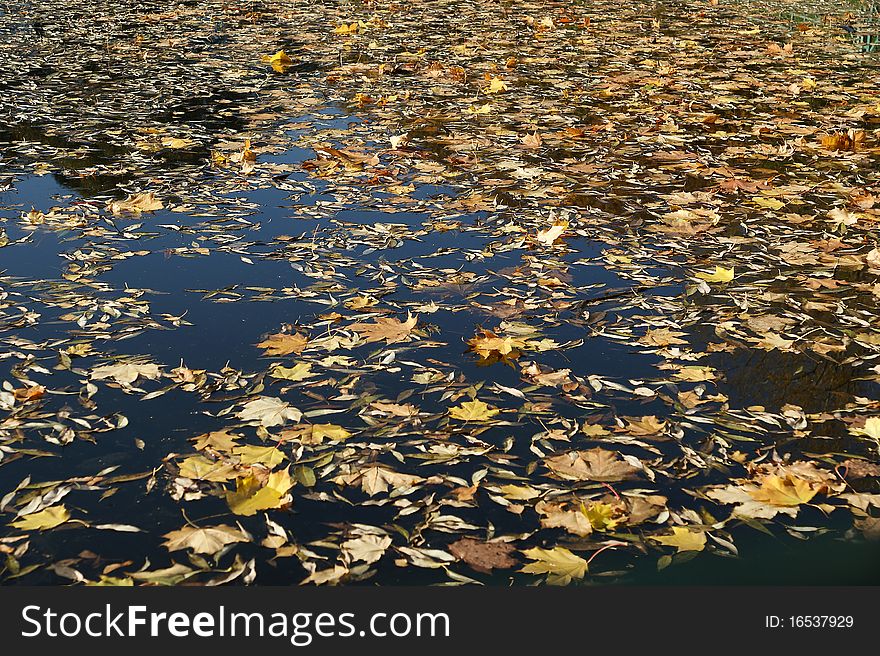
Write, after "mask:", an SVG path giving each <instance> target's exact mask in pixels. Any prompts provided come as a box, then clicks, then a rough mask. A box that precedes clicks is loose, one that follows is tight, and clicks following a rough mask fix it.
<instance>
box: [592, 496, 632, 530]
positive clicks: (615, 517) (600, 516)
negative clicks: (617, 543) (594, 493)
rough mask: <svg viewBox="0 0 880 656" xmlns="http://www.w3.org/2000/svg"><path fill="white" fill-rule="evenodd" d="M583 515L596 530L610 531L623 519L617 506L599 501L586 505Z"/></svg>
mask: <svg viewBox="0 0 880 656" xmlns="http://www.w3.org/2000/svg"><path fill="white" fill-rule="evenodd" d="M584 515H586V517H587V519H588V520H589V521H590V526H592V527H593V528H594V529H595V530H597V531H612V530H614V529H615V528H616V527H617V525H618V524H620V523H621V522H622V521H623V519H622V518H621V517H620V511H619V509H618V508H615V507H614V506H612V505H611V504H610V503H602V502H600V501H595V502H593V503H591V504H590V505H588V506H587V507H586V508H585V509H584Z"/></svg>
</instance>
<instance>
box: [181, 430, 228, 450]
mask: <svg viewBox="0 0 880 656" xmlns="http://www.w3.org/2000/svg"><path fill="white" fill-rule="evenodd" d="M190 439H191V440H192V441H194V442H195V447H196V449H198V450H199V451H203V450H205V449H213V450H214V451H221V452H224V453H228V452H229V451H232V449H233V448H234V447H235V446H237V445H236V443H235V440H236V439H238V438H237V436H235V435H230V434H229V433H227V432H226V431H212V432H210V433H202V434H201V435H197V436H196V437H193V438H190Z"/></svg>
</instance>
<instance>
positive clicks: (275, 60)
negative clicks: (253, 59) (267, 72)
mask: <svg viewBox="0 0 880 656" xmlns="http://www.w3.org/2000/svg"><path fill="white" fill-rule="evenodd" d="M261 61H262V62H264V63H266V64H271V66H272V70H274V71H275V72H276V73H284V72H286V71H287V69H288V68H290V67H291V66H293V61H292V60H291V59H290V57H288V56H287V53H286V52H284V51H283V50H279V51H278V52H276V53H275V54H274V55H263V57H262V58H261Z"/></svg>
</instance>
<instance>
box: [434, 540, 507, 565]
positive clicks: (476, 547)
mask: <svg viewBox="0 0 880 656" xmlns="http://www.w3.org/2000/svg"><path fill="white" fill-rule="evenodd" d="M515 551H516V548H515V547H514V546H513V545H512V544H510V543H507V542H483V541H482V540H474V539H473V538H461V539H460V540H457V541H456V542H453V543H452V544H450V545H449V552H450V553H451V554H452V555H453V556H455V557H456V558H458V559H459V560H463V561H464V562H466V563H467V564H468V565H470V566H471V567H472V568H473V569H475V570H476V571H478V572H482V573H484V574H490V573H491V572H492V569H494V568H497V569H510V568H511V567H513V566H514V565H516V563H517V561H516V560H514V559H513V558H511V557H510V555H511V554H512V553H514V552H515Z"/></svg>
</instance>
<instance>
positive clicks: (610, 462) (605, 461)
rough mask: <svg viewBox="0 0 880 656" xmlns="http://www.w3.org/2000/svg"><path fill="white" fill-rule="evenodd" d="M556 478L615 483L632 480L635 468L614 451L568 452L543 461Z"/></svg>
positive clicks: (599, 449) (597, 449)
mask: <svg viewBox="0 0 880 656" xmlns="http://www.w3.org/2000/svg"><path fill="white" fill-rule="evenodd" d="M544 463H545V464H546V465H547V467H548V468H549V469H550V470H551V471H552V472H553V473H555V474H557V475H558V476H560V477H562V478H565V479H568V480H575V481H601V482H607V483H611V482H616V481H623V480H627V479H631V478H634V475H635V473H636V472H637V471H638V469H637V468H636V467H633V466H632V465H631V464H629V463H628V462H626V461H625V460H622V459H621V458H620V457H619V456H618V455H617V453H615V452H614V451H607V450H606V449H602V448H600V447H596V448H595V449H590V450H589V451H569V452H568V453H562V454H560V455H557V456H551V457H549V458H547V459H545V460H544Z"/></svg>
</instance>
